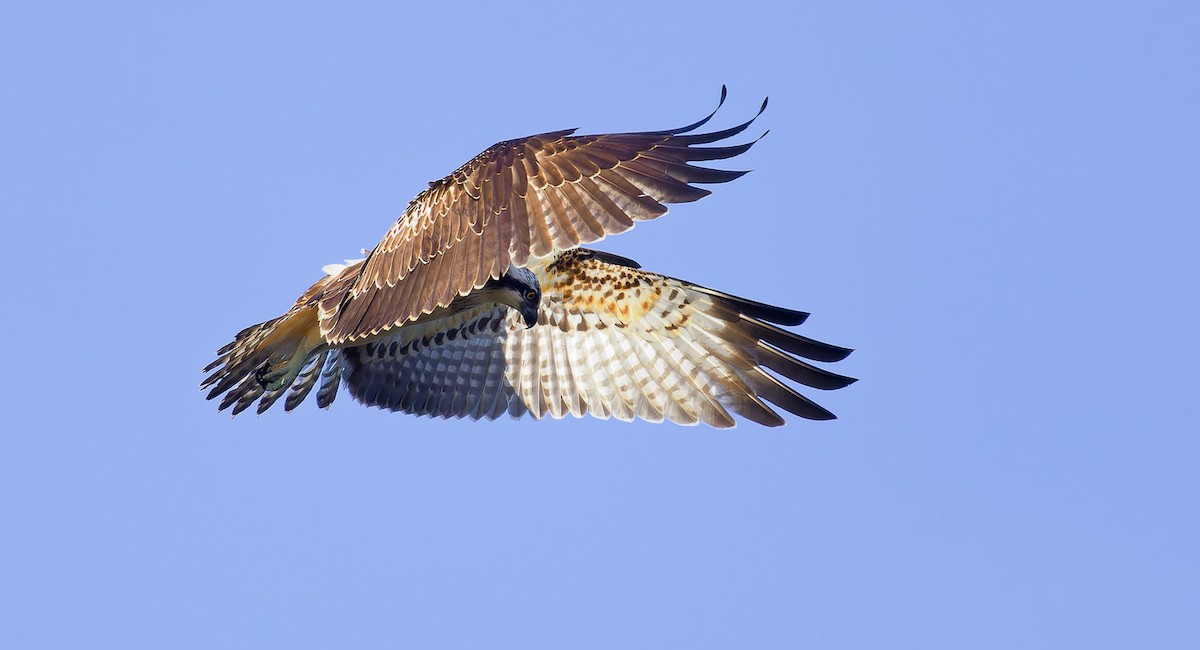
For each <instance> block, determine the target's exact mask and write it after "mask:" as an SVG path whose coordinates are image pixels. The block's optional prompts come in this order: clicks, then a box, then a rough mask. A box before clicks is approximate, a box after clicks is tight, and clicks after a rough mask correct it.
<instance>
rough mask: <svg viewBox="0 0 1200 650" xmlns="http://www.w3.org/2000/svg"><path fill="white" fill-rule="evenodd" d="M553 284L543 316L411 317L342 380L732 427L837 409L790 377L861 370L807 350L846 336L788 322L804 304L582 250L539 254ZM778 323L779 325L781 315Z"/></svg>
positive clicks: (443, 398) (823, 381) (424, 404)
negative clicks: (821, 335) (774, 302)
mask: <svg viewBox="0 0 1200 650" xmlns="http://www.w3.org/2000/svg"><path fill="white" fill-rule="evenodd" d="M530 268H531V269H533V270H534V271H535V272H536V273H537V275H538V280H539V281H540V282H541V284H542V309H541V315H540V317H539V320H538V324H537V325H536V326H534V327H533V328H530V329H525V327H524V325H523V324H522V323H521V320H520V318H518V317H516V315H515V314H513V313H510V310H507V309H505V308H492V309H486V308H479V309H476V310H474V311H471V312H464V313H462V314H459V315H458V316H455V317H452V318H448V319H442V320H436V321H430V322H427V323H422V324H416V325H410V326H406V327H404V328H402V329H400V330H398V331H397V332H396V334H394V335H392V336H391V337H388V338H384V339H381V340H378V341H377V342H373V343H368V344H366V345H363V346H358V347H353V348H350V349H347V350H344V351H343V357H344V363H345V366H344V367H345V380H346V384H347V386H348V388H349V390H350V393H351V395H353V396H354V397H355V399H357V400H359V401H360V402H363V403H365V404H368V405H371V406H378V407H381V408H385V409H390V410H396V411H405V412H409V413H415V414H419V415H436V416H441V417H470V418H473V419H479V418H489V419H492V418H497V417H499V416H501V415H503V414H504V413H506V412H507V413H509V414H510V415H512V416H513V417H520V416H522V415H524V414H525V413H529V414H531V415H532V416H533V417H535V418H543V417H546V416H550V417H554V418H561V417H565V416H567V415H572V416H576V417H580V416H583V415H587V414H591V415H594V416H596V417H600V418H610V417H613V418H617V419H620V420H632V419H634V418H641V419H645V420H650V421H656V422H657V421H662V420H664V419H666V420H670V421H672V422H677V423H680V424H696V423H699V422H703V423H705V424H709V425H712V426H714V427H722V428H723V427H731V426H733V425H734V418H733V416H734V415H738V416H741V417H745V418H747V419H750V420H753V421H755V422H758V423H760V424H764V425H767V426H778V425H781V424H783V423H784V420H783V418H782V417H781V416H780V415H779V413H778V412H777V411H776V410H775V409H774V408H772V406H771V405H774V406H775V407H778V408H781V409H783V410H785V411H787V412H789V413H793V414H795V415H798V416H800V417H804V418H809V419H816V420H823V419H830V418H833V417H834V416H833V414H832V413H830V412H829V411H827V410H825V409H824V408H822V407H821V406H819V405H817V404H816V403H815V402H813V401H812V400H810V399H808V398H807V397H804V396H803V395H801V394H800V393H798V392H797V391H796V390H795V389H794V388H793V387H792V386H790V385H789V384H787V383H785V382H784V381H782V380H781V377H782V378H786V379H788V380H791V381H794V382H797V383H799V384H803V385H805V386H810V387H813V388H820V389H835V388H841V387H843V386H846V385H848V384H850V383H851V382H853V381H854V379H852V378H849V377H843V376H841V375H837V374H834V373H831V372H829V371H827V370H823V369H821V368H818V367H816V366H814V365H812V364H809V363H807V362H805V361H803V360H802V359H801V358H804V359H810V360H815V361H826V362H830V361H839V360H841V359H843V358H845V357H846V355H848V354H849V353H850V350H849V349H846V348H842V347H838V346H833V345H829V344H826V343H820V342H818V341H814V340H812V339H809V338H805V337H803V336H800V335H798V334H795V333H792V332H789V331H787V330H784V329H781V328H780V327H777V326H776V325H775V324H779V325H798V324H800V323H801V322H803V321H804V319H805V318H806V317H807V314H805V313H803V312H797V311H792V310H788V309H782V308H779V307H772V306H770V305H765V304H762V303H758V302H754V301H750V300H745V299H743V298H737V297H735V296H730V295H727V294H723V293H720V292H718V291H714V290H711V289H707V288H704V287H700V286H697V285H694V284H690V283H688V282H684V281H681V280H677V279H674V278H670V277H666V276H663V275H658V274H655V273H649V272H646V271H642V270H640V269H638V268H636V265H635V264H633V263H632V262H630V261H629V260H625V259H623V258H619V257H616V256H612V255H608V254H604V253H599V252H595V251H588V250H584V249H576V250H573V251H569V252H566V253H562V254H560V255H557V256H555V257H554V258H552V259H551V261H543V262H535V263H533V264H531V265H530ZM772 323H774V324H772Z"/></svg>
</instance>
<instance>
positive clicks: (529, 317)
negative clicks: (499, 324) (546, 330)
mask: <svg viewBox="0 0 1200 650" xmlns="http://www.w3.org/2000/svg"><path fill="white" fill-rule="evenodd" d="M521 317H522V318H524V319H525V329H529V328H531V327H533V326H534V325H537V322H538V306H537V305H525V306H524V307H522V308H521Z"/></svg>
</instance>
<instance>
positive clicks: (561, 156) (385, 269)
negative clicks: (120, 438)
mask: <svg viewBox="0 0 1200 650" xmlns="http://www.w3.org/2000/svg"><path fill="white" fill-rule="evenodd" d="M725 95H726V93H725V88H723V87H722V89H721V101H720V102H719V103H718V105H717V108H718V109H719V108H720V106H721V104H723V103H724V101H725ZM766 106H767V102H766V101H763V104H762V108H760V109H759V111H758V113H757V114H756V115H755V116H754V117H752V118H750V120H748V121H746V122H744V123H742V124H739V125H737V126H734V127H732V128H729V129H725V130H721V131H712V132H708V133H696V130H697V129H699V128H700V127H702V126H704V125H705V124H706V123H707V122H708V121H709V120H710V119H711V118H712V117H713V115H715V114H716V112H717V111H716V110H714V111H713V112H712V113H710V114H709V115H708V116H707V117H705V118H704V119H702V120H700V121H698V122H695V123H693V124H689V125H688V126H685V127H682V128H677V129H670V130H665V131H645V132H638V133H613V134H604V135H582V136H581V135H574V130H573V129H572V130H567V131H554V132H550V133H543V134H540V135H534V136H530V137H526V138H519V139H516V140H506V141H504V142H500V143H497V144H495V145H493V146H492V147H490V148H488V149H487V150H486V151H484V152H483V153H481V154H479V155H478V156H476V157H475V158H474V159H472V160H471V161H470V162H468V163H466V164H465V165H463V166H462V167H460V168H459V169H457V170H456V171H455V172H454V173H452V174H450V175H449V176H447V177H445V178H443V179H441V180H439V181H435V182H432V183H430V184H429V187H428V188H426V189H425V190H424V191H423V192H421V193H420V194H418V195H417V197H416V198H414V199H413V200H412V202H411V203H409V205H408V208H407V209H406V210H405V211H404V215H403V216H401V217H400V218H399V219H398V220H397V221H396V223H395V224H393V225H392V227H391V228H390V229H389V230H388V231H387V233H386V234H385V235H384V236H383V239H382V240H381V241H380V242H379V244H378V245H376V246H375V248H374V249H373V250H371V251H370V252H369V253H368V254H367V256H366V258H365V259H361V260H355V261H347V263H346V264H331V265H329V266H326V267H325V268H324V271H325V276H324V277H322V278H321V279H320V280H318V281H317V282H316V283H315V284H313V285H312V286H311V287H309V289H308V290H307V291H305V292H304V294H303V295H301V296H300V298H299V299H298V300H297V301H296V304H295V305H294V306H292V308H291V309H290V310H288V311H287V313H285V314H283V315H282V316H280V317H278V318H273V319H271V320H268V321H266V322H263V323H259V324H257V325H252V326H250V327H248V328H246V329H244V330H242V331H241V332H239V333H238V334H237V335H236V336H235V337H234V340H233V341H232V342H230V343H229V344H228V345H226V346H224V347H223V348H221V349H220V350H218V351H217V358H216V360H215V361H213V362H212V363H210V364H209V365H208V367H206V368H205V369H204V371H205V372H206V373H211V374H209V375H208V376H207V377H206V378H205V379H204V381H203V383H202V384H201V388H206V389H209V392H208V399H214V398H216V397H221V401H220V404H219V407H218V410H225V409H227V408H231V407H232V412H233V414H234V415H236V414H238V413H240V412H241V411H243V410H245V409H247V408H249V407H250V406H251V405H253V404H254V403H255V402H257V403H258V406H257V411H258V413H262V412H264V411H266V410H267V409H268V408H270V407H271V405H272V404H274V403H275V402H276V401H278V400H279V399H280V398H281V397H284V396H285V395H286V399H285V400H284V404H283V408H284V410H286V411H290V410H292V409H293V408H295V407H296V406H297V405H299V404H300V403H301V402H303V401H304V400H305V398H306V397H308V395H309V394H310V393H311V392H312V390H313V389H314V388H316V402H317V405H318V406H320V407H321V408H325V407H328V406H329V405H330V404H331V403H333V401H334V398H335V397H336V396H337V393H338V391H339V389H340V386H341V385H342V384H345V385H346V388H347V389H348V390H349V392H350V395H351V396H352V397H353V398H354V399H356V400H358V401H359V402H361V403H363V404H366V405H369V406H377V407H380V408H384V409H388V410H391V411H401V412H406V413H412V414H416V415H429V416H438V417H443V418H451V417H453V418H471V419H474V420H478V419H496V418H499V417H501V416H503V415H504V414H506V413H507V414H508V415H510V416H511V417H513V418H520V417H522V416H524V415H526V414H528V415H530V416H532V417H534V418H537V419H541V418H544V417H547V416H549V417H553V418H562V417H565V416H567V415H571V416H575V417H581V416H584V415H592V416H595V417H599V418H617V419H619V420H625V421H630V420H633V419H635V418H640V419H643V420H648V421H653V422H661V421H663V420H670V421H672V422H676V423H679V424H698V423H701V422H702V423H705V424H708V425H710V426H713V427H718V428H726V427H732V426H734V424H735V420H734V416H739V417H742V418H745V419H747V420H751V421H753V422H757V423H759V424H763V425H766V426H779V425H782V424H784V422H785V420H784V418H783V417H782V416H781V415H780V414H779V412H778V411H777V410H776V408H778V409H782V410H783V411H786V412H788V413H792V414H794V415H797V416H800V417H802V418H807V419H812V420H827V419H832V418H833V417H834V415H833V414H832V413H830V412H829V411H828V410H826V409H825V408H823V407H821V406H819V405H818V404H816V403H815V402H813V401H812V400H810V399H809V398H807V397H805V396H804V395H801V394H800V393H799V392H797V390H796V389H795V388H793V387H792V386H791V385H789V384H788V383H785V382H784V381H783V380H782V379H787V380H789V381H791V382H795V383H798V384H801V385H804V386H808V387H812V388H818V389H826V390H828V389H836V388H842V387H844V386H847V385H848V384H850V383H852V382H854V381H855V380H854V379H853V378H850V377H845V376H842V375H838V374H835V373H832V372H830V371H828V370H825V369H823V368H819V367H817V366H815V365H813V364H811V363H808V361H805V359H807V360H809V361H819V362H834V361H840V360H842V359H844V358H845V357H846V356H847V355H848V354H850V352H851V350H849V349H847V348H843V347H838V346H835V345H829V344H827V343H821V342H819V341H815V340H813V339H810V338H807V337H804V336H801V335H799V334H796V333H794V332H791V331H789V330H787V329H784V328H783V327H781V326H794V325H799V324H801V323H802V322H804V320H805V318H807V317H808V314H807V313H804V312H800V311H794V310H791V309H784V308H782V307H775V306H771V305H768V304H764V303H760V302H755V301H753V300H747V299H745V298H739V297H737V296H732V295H729V294H726V293H722V292H720V291H717V290H714V289H709V288H706V287H702V286H699V285H696V284H692V283H690V282H686V281H684V280H679V279H676V278H673V277H669V276H666V275H660V274H657V273H652V272H649V271H645V270H642V269H641V267H640V265H639V264H637V263H636V262H634V261H632V260H630V259H627V258H624V257H621V256H618V255H613V254H611V253H605V252H601V251H597V250H591V249H588V248H584V247H583V246H584V245H586V244H591V243H593V242H596V241H598V240H600V239H603V238H604V237H605V236H607V235H612V234H616V233H621V232H625V231H626V230H629V229H630V228H632V227H633V224H634V223H635V222H638V221H647V220H650V219H654V218H656V217H659V216H662V215H663V214H664V213H666V211H667V208H666V205H665V204H671V203H686V202H690V201H695V200H697V199H700V198H702V197H704V196H707V195H708V194H709V193H710V192H709V190H707V189H703V188H700V187H697V185H698V184H699V185H703V184H711V183H724V182H727V181H731V180H733V179H735V178H738V177H739V176H741V175H743V174H744V173H745V172H739V171H725V170H720V169H712V168H709V167H705V166H701V165H696V164H693V163H696V162H703V161H713V160H724V159H728V158H732V157H734V156H737V155H739V154H741V153H743V152H745V151H746V150H748V149H749V148H750V147H751V146H753V145H754V143H755V142H757V141H751V142H747V143H744V144H736V145H717V146H709V145H713V144H714V143H720V142H721V141H724V140H726V139H728V138H731V137H733V136H735V135H737V134H739V133H741V132H743V131H745V130H746V129H747V128H748V127H749V126H750V124H751V123H752V122H753V121H754V120H755V119H756V118H757V117H758V115H761V114H762V112H763V110H765V109H766ZM364 252H366V251H364ZM781 378H782V379H781Z"/></svg>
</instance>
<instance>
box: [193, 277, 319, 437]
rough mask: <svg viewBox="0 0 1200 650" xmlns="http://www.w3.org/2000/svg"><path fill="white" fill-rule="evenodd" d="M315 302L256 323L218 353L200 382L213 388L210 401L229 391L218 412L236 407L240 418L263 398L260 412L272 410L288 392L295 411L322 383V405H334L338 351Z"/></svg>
mask: <svg viewBox="0 0 1200 650" xmlns="http://www.w3.org/2000/svg"><path fill="white" fill-rule="evenodd" d="M317 310H318V307H317V304H316V302H315V301H313V300H305V299H301V300H300V301H299V302H297V303H296V305H295V306H294V307H292V309H291V310H289V311H288V312H287V313H286V314H284V315H283V316H280V317H279V318H273V319H271V320H269V321H266V322H263V323H259V324H257V325H252V326H250V327H247V328H246V329H244V330H242V331H241V332H238V333H237V336H235V337H234V339H233V341H232V342H230V343H229V344H227V345H226V346H225V347H223V348H221V349H220V350H217V358H216V360H215V361H213V362H212V363H210V364H208V366H207V367H206V368H204V372H212V374H211V375H209V376H208V377H206V378H205V379H204V381H203V382H202V383H201V384H200V387H201V388H209V387H210V386H211V390H209V392H208V399H214V398H216V397H217V396H218V395H221V394H222V393H224V395H225V396H224V397H223V398H222V399H221V404H220V406H218V407H217V410H220V411H223V410H225V409H227V408H229V407H231V406H232V407H233V414H234V415H237V414H238V413H241V412H242V411H244V410H246V409H247V408H248V407H249V406H250V405H251V404H253V403H254V402H255V400H258V412H259V413H262V412H263V411H265V410H267V409H268V408H270V407H271V405H272V404H274V403H275V402H276V400H278V399H279V398H280V397H281V396H282V395H283V394H284V393H285V392H287V391H288V388H289V387H290V388H291V393H290V395H288V398H287V401H285V402H284V410H287V411H290V410H292V409H293V408H295V407H296V406H297V405H298V404H300V402H302V401H304V398H305V397H307V396H308V394H309V392H310V391H311V390H312V389H313V386H315V385H316V384H317V383H318V380H320V383H321V389H320V390H319V391H317V405H318V406H320V407H321V408H325V407H327V406H329V405H330V404H331V403H333V400H334V397H336V396H337V389H338V384H339V383H340V375H341V372H340V370H341V367H340V366H341V364H340V354H339V351H338V350H331V349H330V348H329V346H328V344H327V343H326V342H325V338H324V337H323V336H322V335H321V330H320V326H319V324H318V311H317Z"/></svg>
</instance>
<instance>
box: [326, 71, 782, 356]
mask: <svg viewBox="0 0 1200 650" xmlns="http://www.w3.org/2000/svg"><path fill="white" fill-rule="evenodd" d="M724 101H725V89H724V88H722V89H721V102H722V103H723V102H724ZM766 105H767V103H766V102H765V101H764V102H763V105H762V109H760V110H759V114H761V113H762V110H763V109H765V108H766ZM718 108H720V105H719V104H718ZM715 113H716V111H715V110H714V111H713V113H710V114H709V115H708V116H707V117H705V118H704V119H702V120H700V121H698V122H696V123H694V124H690V125H688V126H686V127H683V128H679V129H671V130H667V131H649V132H642V133H620V134H607V135H585V136H574V135H571V134H572V133H573V132H574V131H573V130H569V131H555V132H552V133H543V134H541V135H535V136H530V137H527V138H520V139H517V140H508V141H505V142H500V143H498V144H496V145H493V146H492V147H491V148H489V149H488V150H486V151H484V152H483V153H481V154H479V155H478V156H476V157H475V158H474V159H473V160H471V161H470V162H468V163H467V164H465V165H463V166H462V167H460V168H459V169H458V170H457V171H455V172H454V173H453V174H451V175H449V176H447V177H446V178H443V179H442V180H440V181H436V182H434V183H430V186H429V188H428V189H426V190H425V191H424V192H422V193H421V194H419V195H418V196H417V197H416V198H415V199H413V201H412V202H411V203H410V204H409V206H408V208H407V209H406V210H405V213H404V215H403V216H402V217H400V219H399V220H398V221H396V223H395V224H394V225H393V226H392V228H391V229H390V230H389V231H388V232H387V234H386V235H384V237H383V239H382V240H381V241H380V242H379V244H378V245H377V246H376V247H375V249H374V250H373V251H372V252H371V254H370V256H369V257H368V258H367V261H366V263H365V264H364V265H363V267H362V269H361V271H360V273H359V275H358V277H357V278H356V280H355V282H354V284H353V286H352V287H350V289H349V291H348V292H347V293H345V294H342V295H334V294H331V295H329V296H328V297H327V298H326V299H325V300H323V301H322V304H321V313H322V321H321V331H322V333H323V334H324V335H325V337H326V338H327V339H328V341H329V342H330V343H331V344H333V345H342V344H346V343H352V342H354V341H357V340H362V339H364V338H366V337H369V336H372V335H375V334H378V333H380V332H383V331H385V330H388V329H390V328H392V327H394V326H396V325H400V324H403V323H405V322H407V321H409V320H412V319H414V318H416V317H417V316H419V315H421V314H422V313H430V312H432V311H433V310H434V309H435V308H437V307H444V306H446V305H449V304H450V302H451V301H452V300H453V299H454V298H455V297H457V296H459V295H465V294H467V293H469V292H470V291H471V290H473V289H477V288H479V287H481V286H483V284H484V283H485V282H487V280H488V278H495V277H500V275H502V274H503V273H504V272H505V271H506V270H507V269H508V267H509V264H510V263H512V264H516V265H517V266H524V265H526V264H527V263H528V261H529V260H530V258H536V257H544V256H548V255H551V254H553V253H554V252H556V251H562V250H569V249H572V248H575V247H577V246H579V245H580V244H587V243H591V242H595V241H597V240H600V239H602V238H603V237H605V236H606V235H610V234H614V233H620V232H624V231H626V230H628V229H629V228H631V227H633V223H634V222H635V221H644V220H647V219H653V218H655V217H658V216H660V215H662V214H663V213H665V212H666V211H667V208H666V207H665V206H664V205H663V204H665V203H680V202H686V201H695V200H696V199H699V198H701V197H703V196H706V195H708V194H709V191H708V190H705V189H701V188H698V187H695V185H693V184H695V183H702V184H703V183H723V182H726V181H730V180H733V179H735V178H737V177H739V176H741V175H742V174H744V173H745V172H736V171H724V170H717V169H709V168H706V167H700V166H696V165H692V164H690V163H692V162H696V161H705V160H723V159H726V158H731V157H733V156H736V155H738V154H740V153H742V152H744V151H746V150H747V149H749V148H750V147H751V146H752V145H753V144H754V143H753V142H749V143H746V144H741V145H735V146H718V147H703V146H698V145H705V144H710V143H713V142H717V141H719V140H723V139H725V138H729V137H731V136H734V135H736V134H738V133H741V132H742V131H744V130H745V129H746V128H747V127H748V126H749V125H750V123H751V122H753V121H754V118H751V119H750V120H749V121H747V122H745V123H743V124H740V125H738V126H735V127H733V128H729V129H725V130H723V131H717V132H713V133H703V134H694V135H685V134H687V133H689V132H690V131H693V130H694V129H696V128H699V127H700V126H702V125H703V124H705V123H706V122H707V121H708V120H709V119H710V118H711V117H712V116H713V114H715ZM755 117H757V115H755Z"/></svg>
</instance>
